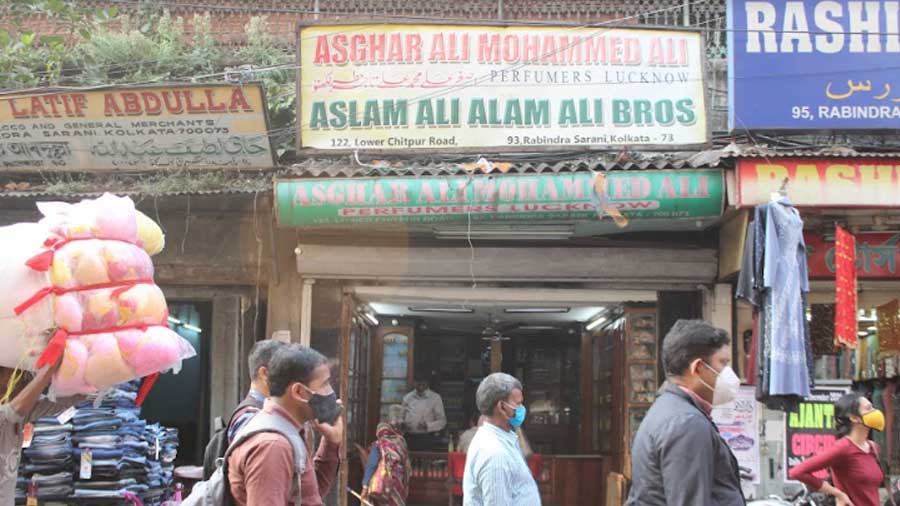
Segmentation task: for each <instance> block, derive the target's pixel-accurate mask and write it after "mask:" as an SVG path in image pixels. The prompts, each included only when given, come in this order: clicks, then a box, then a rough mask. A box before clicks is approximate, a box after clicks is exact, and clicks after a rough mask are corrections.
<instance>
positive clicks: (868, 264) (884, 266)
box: [804, 232, 900, 279]
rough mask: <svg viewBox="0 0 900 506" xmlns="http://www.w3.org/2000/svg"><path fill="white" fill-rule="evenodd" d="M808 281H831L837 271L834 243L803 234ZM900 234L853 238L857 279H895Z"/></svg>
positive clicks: (862, 234) (897, 274) (857, 236)
mask: <svg viewBox="0 0 900 506" xmlns="http://www.w3.org/2000/svg"><path fill="white" fill-rule="evenodd" d="M804 239H805V240H806V252H807V263H808V265H809V277H810V278H818V279H834V274H835V271H836V270H837V269H836V265H835V264H836V262H835V248H834V240H832V241H830V242H829V241H826V240H825V238H824V237H822V236H821V235H818V234H812V233H808V232H807V233H805V234H804ZM898 243H900V234H890V233H859V234H856V275H857V277H858V278H860V279H897V278H900V272H898V271H897V265H898V261H900V246H898Z"/></svg>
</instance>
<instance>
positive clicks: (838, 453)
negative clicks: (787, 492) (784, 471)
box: [789, 437, 884, 506]
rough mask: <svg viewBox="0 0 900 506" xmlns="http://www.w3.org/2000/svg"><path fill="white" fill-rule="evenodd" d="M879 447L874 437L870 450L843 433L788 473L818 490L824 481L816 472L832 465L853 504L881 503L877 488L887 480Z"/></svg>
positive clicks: (834, 475) (869, 505) (878, 505)
mask: <svg viewBox="0 0 900 506" xmlns="http://www.w3.org/2000/svg"><path fill="white" fill-rule="evenodd" d="M877 451H878V449H877V447H876V446H875V443H873V442H871V441H869V452H868V453H867V452H864V451H862V450H860V449H859V447H858V446H856V444H855V443H853V441H850V439H848V438H846V437H843V438H841V439H839V440H837V441H835V443H834V445H833V446H832V447H831V448H829V449H828V450H826V451H825V452H824V453H822V454H820V455H816V456H815V457H811V458H808V459H806V460H804V461H803V462H802V463H800V464H799V465H797V466H795V467H794V468H793V469H791V472H790V473H789V476H790V478H791V479H792V480H799V481H802V482H803V483H805V484H806V486H808V487H809V488H810V489H812V490H819V489H820V488H822V484H823V483H824V482H823V480H821V479H819V478H816V477H815V476H813V473H815V472H816V471H819V470H822V469H830V470H831V479H832V481H833V482H834V486H835V487H836V488H838V489H839V490H842V491H843V492H845V493H846V494H847V495H848V496H850V502H852V503H853V505H854V506H881V502H880V500H879V497H878V488H879V487H881V484H882V483H883V482H884V473H883V472H882V470H881V466H880V465H879V464H878V459H877V458H876V457H875V455H876V453H877Z"/></svg>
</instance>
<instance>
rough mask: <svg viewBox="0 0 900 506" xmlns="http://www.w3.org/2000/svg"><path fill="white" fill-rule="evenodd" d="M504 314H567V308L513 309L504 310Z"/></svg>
mask: <svg viewBox="0 0 900 506" xmlns="http://www.w3.org/2000/svg"><path fill="white" fill-rule="evenodd" d="M503 312H504V313H509V314H559V313H568V312H569V308H567V307H514V308H509V309H504V310H503Z"/></svg>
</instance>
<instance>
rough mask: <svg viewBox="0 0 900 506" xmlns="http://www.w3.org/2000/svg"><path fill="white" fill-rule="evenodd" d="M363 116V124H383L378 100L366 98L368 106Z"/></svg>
mask: <svg viewBox="0 0 900 506" xmlns="http://www.w3.org/2000/svg"><path fill="white" fill-rule="evenodd" d="M363 116H364V117H363V126H370V125H375V126H381V117H380V115H379V114H378V101H377V100H366V108H365V113H364V114H363Z"/></svg>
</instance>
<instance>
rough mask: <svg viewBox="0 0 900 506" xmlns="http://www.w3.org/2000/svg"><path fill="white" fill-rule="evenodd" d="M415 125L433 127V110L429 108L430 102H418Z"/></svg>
mask: <svg viewBox="0 0 900 506" xmlns="http://www.w3.org/2000/svg"><path fill="white" fill-rule="evenodd" d="M416 125H417V126H421V125H434V109H432V107H431V100H422V101H421V102H419V109H418V111H417V112H416Z"/></svg>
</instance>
